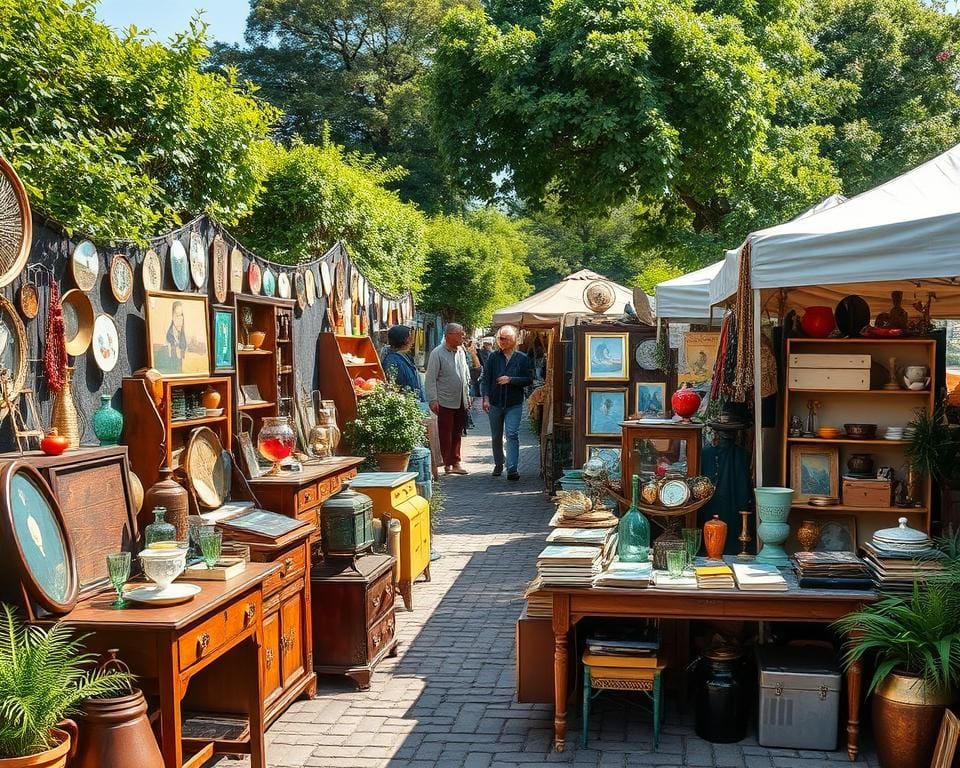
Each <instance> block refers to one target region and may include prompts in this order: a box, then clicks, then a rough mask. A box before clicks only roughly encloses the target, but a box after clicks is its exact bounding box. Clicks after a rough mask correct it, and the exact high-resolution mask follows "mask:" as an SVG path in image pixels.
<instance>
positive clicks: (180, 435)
mask: <svg viewBox="0 0 960 768" xmlns="http://www.w3.org/2000/svg"><path fill="white" fill-rule="evenodd" d="M207 387H212V388H213V389H215V390H216V391H217V392H219V393H220V407H221V408H223V414H222V415H220V416H209V417H204V418H199V419H179V420H174V419H173V417H172V413H171V409H170V404H171V398H172V394H173V392H174V390H177V389H185V390H186V391H187V394H194V393H196V394H199V395H202V394H203V392H204V391H205V390H206V389H207ZM122 390H123V416H124V425H123V442H124V443H126V444H127V447H128V451H129V456H130V466H131V468H132V469H133V471H134V472H135V473H136V474H137V477H139V478H140V482H141V483H143V487H144V489H147V488H149V487H150V486H151V485H153V484H154V483H155V482H156V481H157V478H158V476H159V470H160V467H161V466H163V465H164V464H166V465H168V466H169V467H170V468H171V469H176V467H177V461H176V459H177V457H178V456H179V452H180V450H181V449H182V448H183V447H184V446H186V443H187V439H188V438H189V437H190V432H191V431H192V430H193V429H195V428H196V427H200V426H206V427H210V429H212V430H213V431H214V432H216V433H217V437H219V438H220V442H221V443H222V444H223V445H224V446H227V445H231V438H232V436H233V432H232V427H231V425H232V423H233V380H232V379H231V377H229V376H209V377H195V378H194V377H183V378H170V379H163V380H161V381H160V382H159V389H158V390H157V391H158V392H159V402H157V401H155V400H154V398H153V397H152V396H151V394H150V390H149V389H148V386H147V383H146V380H145V379H141V378H138V377H127V378H125V379H124V380H123V383H122Z"/></svg>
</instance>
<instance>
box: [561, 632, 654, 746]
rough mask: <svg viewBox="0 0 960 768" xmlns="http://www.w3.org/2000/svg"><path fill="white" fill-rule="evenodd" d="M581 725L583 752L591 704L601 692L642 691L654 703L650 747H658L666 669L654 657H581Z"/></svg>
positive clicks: (587, 652)
mask: <svg viewBox="0 0 960 768" xmlns="http://www.w3.org/2000/svg"><path fill="white" fill-rule="evenodd" d="M582 662H583V718H582V719H583V726H582V730H581V734H580V746H581V747H583V748H584V749H586V747H587V736H588V734H589V731H590V702H591V701H592V700H593V699H595V698H596V697H597V696H599V695H600V693H601V692H602V691H643V692H644V693H645V694H647V695H648V696H649V697H650V698H651V699H652V701H653V748H654V750H657V749H659V747H660V726H661V724H662V723H663V701H662V697H663V686H662V684H661V673H662V672H663V670H664V669H665V668H666V667H665V665H663V664H660V663H659V660H658V659H657V658H656V657H655V656H641V657H638V656H598V655H594V654H592V653H590V652H589V651H586V652H584V654H583V659H582Z"/></svg>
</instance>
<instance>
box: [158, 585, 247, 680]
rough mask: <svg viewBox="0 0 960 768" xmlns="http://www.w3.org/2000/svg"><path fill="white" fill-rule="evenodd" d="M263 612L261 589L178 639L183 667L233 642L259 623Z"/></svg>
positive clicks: (181, 667)
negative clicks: (258, 617)
mask: <svg viewBox="0 0 960 768" xmlns="http://www.w3.org/2000/svg"><path fill="white" fill-rule="evenodd" d="M262 612H263V602H262V597H261V594H260V592H259V591H257V592H253V593H251V594H249V595H247V596H246V597H245V598H243V599H242V600H238V601H237V602H236V603H234V604H233V605H231V606H229V607H227V608H226V609H225V610H223V611H220V612H219V613H218V614H216V615H215V616H211V617H210V618H209V619H207V620H206V621H205V622H203V623H202V624H199V625H198V626H196V627H194V628H193V629H191V630H190V631H188V632H187V633H185V634H184V635H183V636H182V637H181V638H180V639H179V640H178V641H177V646H178V648H179V651H180V669H181V670H184V669H186V668H187V667H189V666H191V665H192V664H194V663H196V662H197V661H200V660H201V659H202V658H204V657H205V656H210V655H211V654H212V653H213V652H214V651H215V650H216V649H217V648H219V647H220V646H221V645H225V644H226V643H228V642H230V641H231V640H233V639H234V638H235V637H236V636H237V635H238V634H240V633H241V632H243V631H244V630H245V629H247V628H248V627H249V626H250V625H251V624H253V623H255V622H256V620H257V616H258V615H259V614H261V613H262Z"/></svg>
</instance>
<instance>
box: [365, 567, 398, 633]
mask: <svg viewBox="0 0 960 768" xmlns="http://www.w3.org/2000/svg"><path fill="white" fill-rule="evenodd" d="M393 601H394V590H393V571H392V569H391V570H389V571H387V572H386V573H384V574H383V575H382V576H381V577H380V578H379V579H377V581H375V582H374V583H373V584H371V585H370V589H369V590H368V591H367V626H368V627H369V626H371V625H373V624H375V623H376V622H378V621H379V620H380V618H381V617H382V616H384V615H386V614H387V613H391V612H392V611H393Z"/></svg>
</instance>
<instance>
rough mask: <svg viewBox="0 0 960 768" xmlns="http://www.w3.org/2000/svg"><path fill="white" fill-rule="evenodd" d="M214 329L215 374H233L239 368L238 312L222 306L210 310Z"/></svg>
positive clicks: (217, 305) (213, 360)
mask: <svg viewBox="0 0 960 768" xmlns="http://www.w3.org/2000/svg"><path fill="white" fill-rule="evenodd" d="M210 327H211V328H212V329H213V347H212V349H211V350H210V351H211V353H212V354H211V359H212V365H213V372H214V373H233V372H234V370H236V367H237V362H236V361H237V332H236V328H237V310H236V308H235V307H228V306H225V305H222V304H214V305H213V306H212V307H211V308H210Z"/></svg>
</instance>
